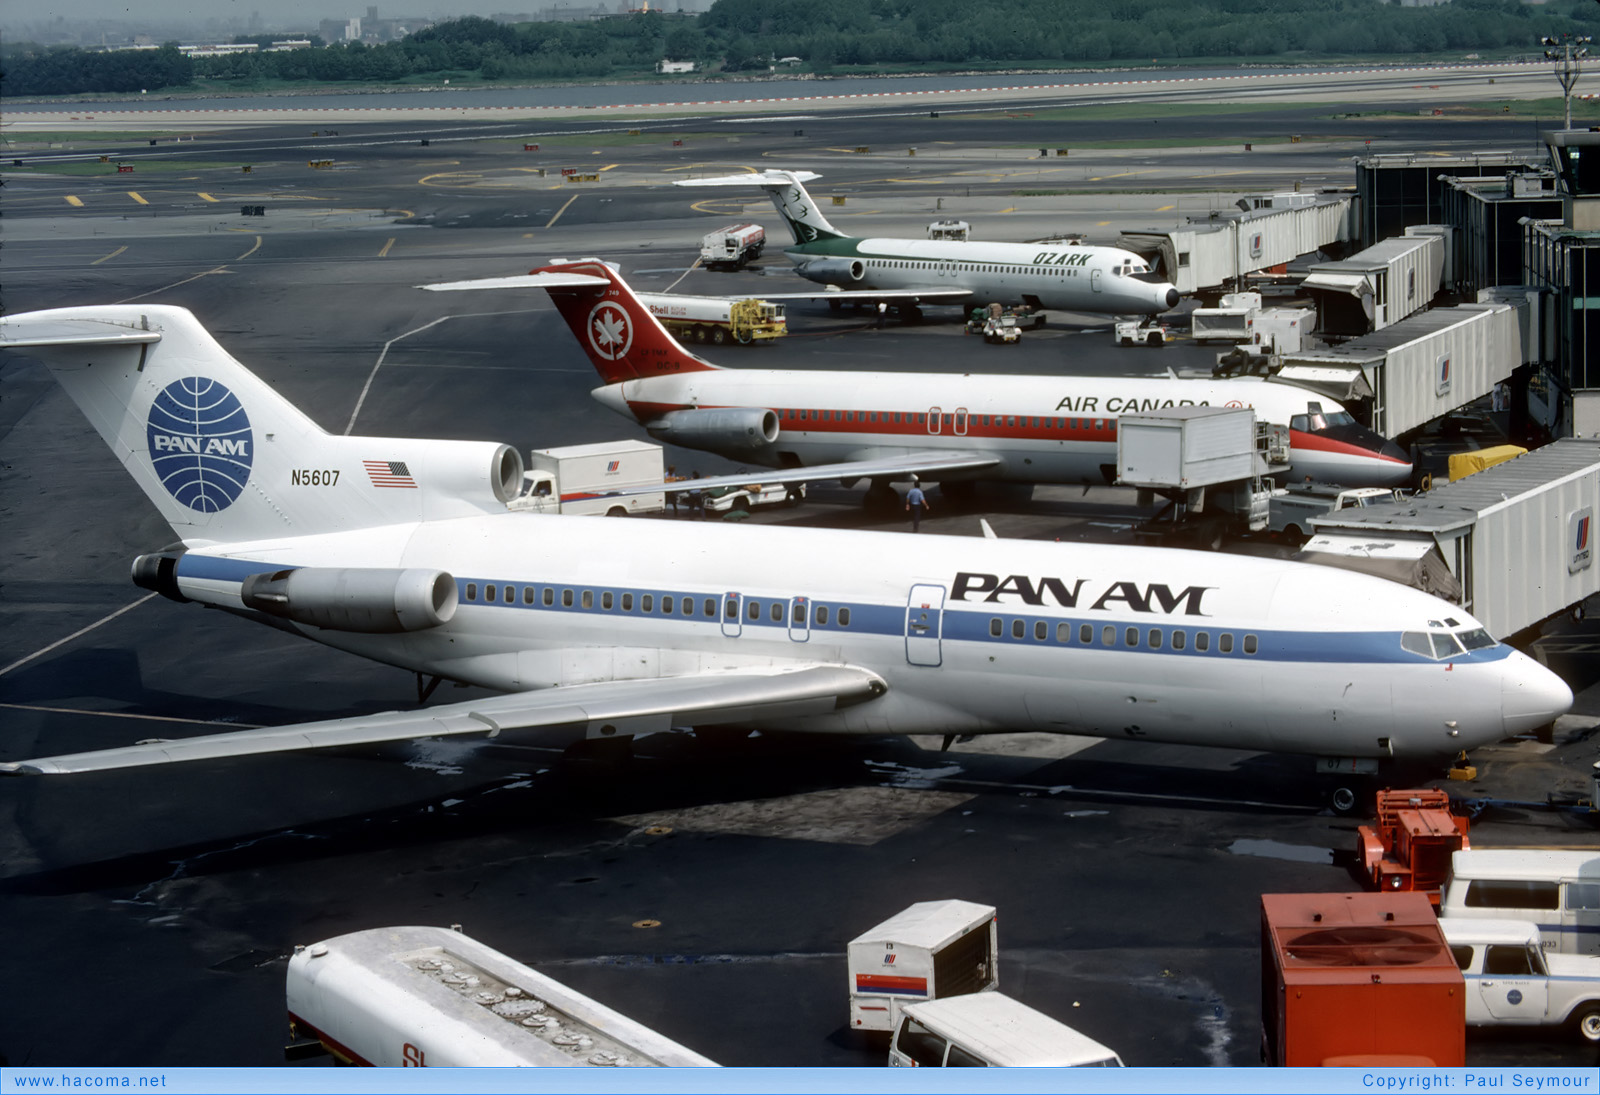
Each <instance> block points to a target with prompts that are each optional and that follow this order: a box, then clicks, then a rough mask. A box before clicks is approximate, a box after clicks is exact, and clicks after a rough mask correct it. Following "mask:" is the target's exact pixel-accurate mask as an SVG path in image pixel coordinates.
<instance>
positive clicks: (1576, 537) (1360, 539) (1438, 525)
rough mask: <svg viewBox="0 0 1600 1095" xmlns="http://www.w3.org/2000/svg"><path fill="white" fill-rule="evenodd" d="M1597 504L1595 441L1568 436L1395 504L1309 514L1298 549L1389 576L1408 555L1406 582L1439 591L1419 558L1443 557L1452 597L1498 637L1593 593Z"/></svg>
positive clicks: (1598, 580) (1599, 579)
mask: <svg viewBox="0 0 1600 1095" xmlns="http://www.w3.org/2000/svg"><path fill="white" fill-rule="evenodd" d="M1596 506H1600V439H1596V438H1567V439H1564V440H1561V441H1557V442H1555V443H1554V444H1551V445H1546V446H1545V447H1544V448H1542V449H1536V450H1534V451H1533V452H1530V453H1526V454H1524V455H1522V456H1519V457H1517V458H1516V459H1515V460H1510V461H1507V462H1506V463H1504V464H1498V465H1496V466H1494V467H1492V468H1489V469H1487V470H1485V471H1481V472H1478V473H1477V474H1475V475H1471V476H1468V477H1467V478H1465V479H1462V480H1459V481H1458V482H1454V483H1450V484H1449V485H1447V486H1443V487H1438V488H1436V489H1434V490H1432V491H1430V492H1428V493H1427V494H1425V495H1419V496H1417V497H1414V498H1411V499H1409V500H1408V501H1406V502H1404V503H1392V504H1385V505H1377V506H1369V507H1367V508H1364V509H1356V510H1341V511H1339V512H1338V513H1333V514H1329V515H1327V516H1324V517H1314V518H1312V519H1311V525H1312V527H1313V529H1314V530H1315V532H1314V534H1313V536H1312V539H1311V540H1310V542H1308V543H1307V544H1306V549H1305V550H1306V553H1307V556H1308V558H1309V561H1313V562H1321V561H1323V560H1321V559H1316V558H1315V556H1316V555H1319V554H1320V555H1322V556H1324V557H1325V558H1326V559H1328V560H1334V559H1336V560H1338V562H1337V563H1335V564H1334V565H1340V566H1345V567H1352V566H1357V562H1358V561H1361V560H1371V563H1372V565H1371V567H1370V569H1373V570H1375V571H1378V572H1380V573H1384V576H1385V577H1391V578H1393V577H1397V575H1396V574H1395V573H1394V572H1393V569H1392V568H1393V566H1394V562H1393V561H1394V560H1395V559H1397V558H1404V557H1411V558H1414V559H1416V560H1417V561H1418V562H1417V566H1416V571H1415V576H1414V577H1412V578H1411V579H1409V580H1410V584H1413V585H1417V586H1418V587H1419V588H1430V585H1431V591H1432V592H1434V593H1435V595H1437V596H1448V595H1449V594H1448V592H1447V591H1445V590H1444V589H1442V588H1441V585H1440V583H1438V582H1437V581H1432V582H1431V583H1430V584H1424V582H1425V581H1428V579H1426V577H1424V576H1425V574H1426V563H1427V562H1428V560H1434V561H1435V562H1437V561H1438V560H1441V559H1442V561H1443V563H1444V564H1445V566H1447V567H1448V568H1449V571H1450V574H1451V575H1452V576H1454V578H1455V580H1456V582H1457V583H1459V586H1460V594H1459V595H1458V596H1456V597H1454V598H1452V599H1454V600H1455V601H1456V602H1457V603H1459V604H1460V605H1461V606H1462V608H1464V609H1466V610H1467V611H1468V612H1470V613H1472V614H1473V615H1474V616H1476V617H1477V618H1478V619H1479V620H1481V621H1482V622H1483V624H1484V626H1485V627H1486V628H1488V629H1489V632H1490V634H1492V635H1494V637H1495V638H1497V639H1504V638H1506V637H1507V636H1509V635H1515V634H1517V633H1518V632H1521V631H1525V630H1526V629H1528V628H1530V627H1532V626H1533V625H1535V624H1538V623H1540V622H1541V621H1543V620H1546V619H1548V618H1549V617H1551V616H1554V615H1556V614H1557V613H1560V612H1564V611H1566V610H1567V609H1569V608H1571V607H1572V606H1573V605H1576V604H1578V603H1580V602H1581V601H1583V599H1584V598H1585V597H1589V596H1591V595H1593V594H1595V593H1597V592H1600V567H1596V566H1595V565H1594V515H1595V509H1596ZM1385 567H1387V568H1389V569H1388V571H1387V572H1386V571H1385ZM1357 569H1369V568H1368V567H1367V566H1358V567H1357Z"/></svg>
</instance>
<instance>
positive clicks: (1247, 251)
mask: <svg viewBox="0 0 1600 1095" xmlns="http://www.w3.org/2000/svg"><path fill="white" fill-rule="evenodd" d="M1239 201H1240V204H1241V205H1243V206H1245V207H1246V208H1244V209H1242V210H1233V209H1227V210H1217V211H1215V212H1213V213H1211V215H1210V216H1209V217H1205V218H1197V217H1191V218H1190V219H1189V220H1190V223H1189V224H1188V225H1187V226H1185V227H1181V228H1170V229H1168V228H1149V229H1133V230H1128V231H1124V232H1123V233H1122V238H1121V239H1119V240H1118V241H1117V246H1118V247H1125V248H1127V249H1128V250H1130V251H1134V252H1137V253H1138V254H1141V255H1147V256H1159V257H1160V262H1159V265H1158V267H1157V268H1158V269H1159V270H1160V271H1161V272H1162V273H1163V274H1165V275H1166V277H1167V278H1168V279H1169V280H1170V281H1171V282H1172V284H1173V285H1175V286H1177V289H1178V292H1180V293H1182V294H1184V295H1185V296H1190V295H1192V294H1195V293H1199V292H1204V291H1208V290H1210V291H1215V290H1219V289H1222V288H1224V287H1225V286H1229V285H1232V286H1234V287H1242V286H1243V285H1244V282H1245V279H1246V278H1247V277H1248V276H1249V275H1251V274H1255V273H1259V272H1260V271H1262V270H1269V269H1272V268H1273V267H1277V266H1282V265H1283V264H1284V263H1287V262H1292V261H1293V260H1295V259H1297V258H1299V257H1300V256H1301V255H1309V254H1313V253H1315V252H1317V251H1320V250H1322V249H1323V248H1325V247H1328V246H1329V245H1331V244H1337V243H1343V242H1346V241H1348V240H1349V239H1350V238H1351V225H1350V220H1351V217H1350V196H1349V195H1347V194H1346V195H1328V194H1264V195H1255V196H1252V197H1247V198H1241V199H1239Z"/></svg>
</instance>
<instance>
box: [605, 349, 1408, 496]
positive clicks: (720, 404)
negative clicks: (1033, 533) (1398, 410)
mask: <svg viewBox="0 0 1600 1095" xmlns="http://www.w3.org/2000/svg"><path fill="white" fill-rule="evenodd" d="M591 394H592V395H593V396H594V397H595V399H597V400H599V401H600V402H601V403H604V404H605V405H606V406H608V407H610V408H611V409H612V410H614V411H616V412H618V413H619V414H622V415H626V416H627V417H628V418H631V419H633V420H635V421H637V422H639V423H641V424H642V425H644V426H645V427H646V428H647V429H652V424H653V423H661V422H663V421H668V420H666V419H665V416H666V415H668V414H670V413H671V412H673V411H682V410H699V409H710V408H749V407H759V408H769V409H771V410H772V411H773V412H774V414H776V416H777V428H778V432H777V436H776V438H775V439H774V440H773V441H772V442H770V443H769V444H766V445H764V446H761V447H758V448H752V447H751V446H750V445H749V444H748V442H747V441H746V439H745V438H743V437H741V436H734V435H730V437H729V438H728V446H727V447H726V448H724V449H722V450H720V451H721V452H722V454H723V455H725V456H729V457H730V458H733V459H739V460H746V461H750V462H752V463H756V464H762V465H766V466H769V467H794V466H809V465H818V464H835V463H843V462H847V461H853V460H870V459H879V458H883V457H889V456H893V455H896V454H906V453H913V452H915V453H928V452H937V451H944V452H950V453H983V454H987V455H993V456H995V457H997V458H998V463H997V464H996V466H995V467H994V468H993V469H985V470H984V471H983V472H982V473H981V478H985V479H1003V480H1008V481H1011V482H1020V483H1084V484H1105V483H1107V482H1109V481H1110V479H1108V477H1107V469H1108V468H1109V469H1110V472H1111V475H1112V476H1113V477H1114V474H1115V470H1116V465H1117V420H1118V418H1119V417H1120V416H1121V415H1124V414H1138V413H1140V412H1145V411H1153V410H1160V409H1162V408H1168V407H1174V406H1193V405H1197V404H1198V405H1209V406H1215V407H1241V406H1242V407H1252V408H1254V409H1255V411H1256V417H1257V419H1258V420H1259V421H1262V422H1272V423H1277V424H1279V425H1284V426H1289V427H1290V431H1289V447H1290V459H1291V464H1292V473H1293V475H1294V477H1295V478H1297V479H1298V478H1301V477H1304V476H1310V477H1311V478H1313V479H1316V480H1319V481H1323V482H1329V483H1343V484H1347V485H1350V486H1394V485H1397V484H1402V483H1404V482H1406V480H1407V479H1408V478H1409V477H1410V474H1411V461H1410V460H1409V458H1408V457H1407V456H1406V454H1405V452H1404V450H1402V449H1401V448H1400V447H1399V446H1397V445H1395V444H1394V443H1392V442H1388V441H1385V440H1384V439H1383V438H1381V437H1379V436H1378V435H1376V434H1374V433H1372V432H1371V431H1369V430H1365V429H1363V428H1362V427H1360V426H1358V425H1356V424H1355V423H1354V422H1353V420H1351V419H1350V417H1349V415H1348V414H1346V413H1345V412H1344V409H1343V408H1342V407H1341V406H1340V405H1339V404H1338V403H1336V402H1334V401H1333V400H1331V399H1327V398H1325V397H1323V396H1320V395H1317V394H1316V393H1313V392H1308V391H1306V390H1305V389H1304V388H1297V387H1294V386H1293V385H1289V384H1276V383H1271V382H1268V381H1264V380H1260V379H1256V378H1251V377H1243V378H1234V379H1224V380H1206V379H1179V378H1176V377H1082V376H1073V377H1052V376H1024V375H1006V374H957V373H882V372H865V371H863V372H854V373H849V372H837V371H833V372H830V371H822V370H783V369H706V370H700V371H692V372H691V371H685V372H678V373H670V374H665V375H659V376H650V377H643V378H640V379H637V380H625V381H622V382H621V383H616V384H608V385H606V386H604V387H600V388H596V389H595V390H594V391H593V392H592V393H591ZM1312 404H1316V405H1317V407H1318V410H1317V411H1316V413H1315V414H1314V415H1313V414H1312V413H1311V412H1310V411H1309V408H1310V406H1311V405H1312ZM652 432H653V433H655V434H656V435H657V436H658V437H660V438H661V439H663V440H669V441H670V440H676V439H675V438H673V437H672V435H671V431H670V425H669V427H668V429H666V430H665V431H662V430H660V428H659V427H657V428H655V429H652ZM701 447H710V446H709V445H706V446H701ZM933 478H938V476H933Z"/></svg>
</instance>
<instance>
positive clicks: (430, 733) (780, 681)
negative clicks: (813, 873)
mask: <svg viewBox="0 0 1600 1095" xmlns="http://www.w3.org/2000/svg"><path fill="white" fill-rule="evenodd" d="M887 689H888V686H887V685H886V684H884V682H883V678H881V677H879V676H878V675H877V674H876V673H872V672H870V671H868V670H865V669H860V668H857V667H855V666H848V665H809V666H793V667H783V668H779V669H770V668H763V669H757V670H748V669H746V670H729V671H726V672H719V673H702V674H698V675H696V676H692V677H667V678H655V679H646V680H629V681H604V682H600V683H597V684H582V685H572V686H568V687H561V688H548V689H541V690H539V691H536V692H516V693H512V694H510V695H506V696H492V697H489V698H487V699H482V700H469V701H467V702H466V703H458V704H447V705H445V706H441V707H432V708H427V709H424V710H421V711H384V712H380V713H378V714H374V715H360V716H357V717H355V718H348V719H333V720H329V721H326V722H310V723H299V724H297V725H293V726H277V727H264V728H262V729H259V730H234V731H230V732H228V733H225V734H205V735H201V736H199V737H194V738H185V739H181V740H176V741H154V742H147V743H144V744H139V745H131V746H128V747H126V748H121V749H98V750H94V751H92V752H86V753H67V754H62V755H60V756H54V757H37V758H34V759H31V760H19V761H11V762H8V763H4V764H0V775H11V776H19V775H29V776H39V775H66V774H70V773H76V772H99V771H106V770H110V769H114V768H136V767H141V766H144V765H150V764H176V763H181V762H184V761H194V760H216V759H220V758H225V757H244V756H255V755H258V754H262V753H287V752H297V751H304V750H311V749H333V748H337V747H340V746H358V745H375V744H380V743H384V742H396V741H410V740H413V739H416V738H436V737H470V736H473V735H478V736H482V737H494V736H496V735H498V734H499V733H500V732H501V731H503V730H525V729H532V728H535V727H550V726H571V725H587V726H599V725H616V726H617V727H618V729H619V730H620V732H622V733H623V734H626V733H628V732H630V728H632V727H637V726H641V725H652V726H660V727H662V728H665V727H667V726H671V725H674V724H684V725H696V724H698V725H712V724H716V723H728V722H742V721H745V720H748V719H752V718H762V719H781V718H796V717H802V716H805V715H818V714H825V713H827V712H829V711H832V710H834V709H836V708H838V707H840V706H847V705H849V704H852V703H860V702H862V701H864V700H869V699H873V698H874V697H876V696H880V695H882V694H883V693H884V692H885V691H887Z"/></svg>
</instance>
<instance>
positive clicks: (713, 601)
mask: <svg viewBox="0 0 1600 1095" xmlns="http://www.w3.org/2000/svg"><path fill="white" fill-rule="evenodd" d="M579 276H581V275H579ZM574 278H575V275H572V274H570V273H566V274H554V275H551V277H550V278H549V279H548V280H549V281H550V282H552V283H554V284H557V285H559V284H562V283H567V284H574V283H575V284H576V285H579V286H584V285H592V283H593V282H594V281H595V280H596V279H594V278H592V277H585V278H584V280H581V281H576V282H574ZM0 348H5V349H9V350H14V351H21V352H23V353H26V354H28V355H30V356H32V357H35V358H38V359H39V360H41V361H42V362H43V363H44V364H45V365H46V366H47V367H48V368H49V370H50V372H51V373H52V374H53V375H54V377H55V378H56V380H57V381H59V382H60V384H61V386H62V387H63V388H64V389H65V390H66V392H67V394H68V395H69V396H70V397H71V398H72V399H73V400H74V401H75V402H76V403H77V405H78V406H79V408H80V409H81V410H82V411H83V412H84V414H85V416H86V417H87V418H88V419H89V422H90V423H91V424H92V425H93V427H94V428H95V429H96V430H97V431H98V432H99V433H100V435H101V437H102V438H103V439H104V441H105V442H106V444H107V445H109V446H110V447H111V448H112V450H113V452H115V453H116V455H117V457H118V459H119V460H120V461H121V462H122V464H123V465H124V467H125V468H126V469H127V471H128V472H129V474H130V475H132V476H133V478H134V479H135V480H136V481H137V483H138V484H139V486H140V487H141V488H142V489H143V491H144V493H145V495H146V496H147V497H148V498H149V499H150V502H151V504H152V505H154V506H155V507H156V508H157V509H158V510H159V511H160V513H161V515H162V516H163V517H164V518H165V519H166V521H167V522H168V523H169V524H170V526H171V527H172V530H173V532H174V533H175V534H176V537H177V539H178V541H179V543H177V544H176V545H174V546H170V547H159V548H155V549H154V550H152V552H151V553H150V554H147V555H143V556H140V557H139V558H137V559H135V560H134V561H133V566H132V577H133V581H134V582H135V584H137V585H139V586H140V587H142V588H146V589H151V590H155V591H159V592H160V593H162V594H164V595H165V596H166V597H167V598H169V599H171V600H172V601H175V602H194V603H198V604H202V605H208V606H214V607H218V608H222V609H224V610H227V611H229V612H232V613H235V614H238V615H241V616H244V617H247V618H253V619H256V620H259V621H261V622H264V623H268V624H271V625H273V626H277V627H281V628H286V629H288V630H290V631H292V632H295V633H298V634H301V635H303V636H305V637H306V638H309V639H312V640H314V641H316V642H319V643H323V644H325V645H327V646H330V647H333V648H335V649H338V650H343V651H348V652H350V653H352V654H356V655H359V656H361V657H364V658H370V659H373V660H375V661H379V662H382V663H385V664H388V665H393V666H397V667H399V668H402V669H405V670H409V671H412V672H415V673H418V674H425V675H431V676H435V677H438V678H443V679H449V680H455V681H464V682H469V683H472V684H477V685H482V686H486V687H488V688H491V689H496V690H498V691H499V692H500V693H502V694H501V695H498V696H496V697H492V698H487V699H474V700H469V701H466V702H458V703H448V704H441V705H438V706H434V707H427V708H422V709H415V710H403V711H391V712H385V713H379V714H373V715H363V716H359V717H355V718H344V719H338V720H334V721H328V722H312V723H304V724H299V725H292V726H280V727H269V728H264V729H256V730H240V731H233V732H227V733H221V734H206V735H201V736H198V737H191V738H185V739H180V740H171V741H155V742H140V743H130V744H129V745H128V746H126V747H124V748H113V749H106V750H97V751H93V752H71V751H65V752H61V753H58V754H57V755H51V756H44V757H33V758H26V759H14V760H11V761H9V762H7V763H4V764H0V772H5V773H10V774H33V775H46V774H48V775H56V774H62V773H72V772H85V771H93V770H100V769H108V768H122V767H129V766H139V765H150V764H160V763H167V762H175V761H187V760H196V759H203V758H217V757H234V756H245V755H252V754H261V753H270V752H279V751H288V750H307V749H319V748H326V747H347V748H348V747H357V746H365V745H370V744H373V743H379V742H393V741H404V740H408V739H416V738H438V737H455V738H458V739H468V740H471V739H485V738H494V737H497V736H501V735H515V734H516V733H517V732H519V731H522V730H526V729H529V728H535V727H557V726H558V727H570V728H575V729H576V730H577V731H579V732H581V733H583V734H584V735H586V736H588V737H592V738H602V739H605V738H625V737H627V736H630V735H636V734H641V733H646V732H652V731H661V730H667V729H669V728H673V727H699V726H716V725H730V726H734V727H746V728H774V729H783V730H790V731H805V732H812V733H819V734H898V733H936V734H947V735H955V734H982V733H996V732H1004V731H1014V730H1044V731H1056V732H1062V733H1076V734H1089V735H1095V736H1100V737H1107V738H1132V739H1136V740H1141V741H1158V742H1177V743H1182V744H1187V745H1215V746H1226V747H1232V748H1239V749H1257V750H1278V751H1286V752H1292V753H1301V754H1310V755H1314V756H1319V757H1328V758H1345V759H1346V760H1347V761H1348V760H1351V759H1356V758H1364V759H1366V760H1367V761H1369V762H1370V761H1374V760H1378V759H1388V758H1445V757H1450V756H1453V755H1455V754H1457V753H1458V752H1460V751H1461V750H1464V749H1470V748H1472V747H1474V746H1478V745H1483V744H1486V743H1489V742H1493V741H1497V740H1499V739H1500V738H1502V737H1504V736H1506V735H1508V734H1514V733H1517V732H1519V731H1522V730H1527V729H1531V728H1534V727H1537V726H1541V725H1543V724H1545V723H1547V722H1549V721H1550V720H1551V719H1553V718H1555V717H1556V716H1557V715H1559V714H1561V713H1562V712H1564V711H1565V710H1567V708H1568V706H1569V705H1570V704H1571V702H1572V694H1571V692H1570V691H1569V690H1568V688H1567V686H1566V685H1565V684H1563V683H1562V682H1561V680H1560V679H1559V678H1557V677H1556V676H1555V675H1553V674H1552V673H1550V672H1549V671H1548V670H1546V669H1544V668H1543V667H1542V666H1540V665H1538V664H1537V663H1536V662H1534V661H1533V660H1531V659H1529V658H1527V657H1525V656H1524V655H1522V654H1520V653H1518V652H1516V651H1514V650H1512V649H1511V648H1510V647H1507V646H1504V645H1502V644H1499V643H1497V642H1495V641H1494V640H1493V639H1492V638H1491V637H1490V636H1489V635H1488V634H1486V633H1485V631H1484V629H1483V628H1482V626H1481V625H1480V624H1479V623H1478V622H1477V621H1476V620H1474V619H1473V618H1472V617H1471V616H1469V615H1468V614H1467V613H1465V612H1463V611H1462V610H1461V609H1459V608H1456V607H1455V606H1454V605H1450V604H1447V603H1445V602H1443V601H1440V600H1437V599H1435V598H1433V597H1431V596H1428V595H1427V594H1424V593H1421V592H1418V591H1416V590H1413V589H1409V588H1406V587H1403V586H1399V585H1395V584H1393V583H1390V582H1386V581H1383V580H1381V579H1378V578H1373V577H1370V576H1367V575H1362V574H1355V573H1349V572H1345V571H1339V570H1331V569H1327V568H1323V567H1315V566H1310V565H1306V564H1302V563H1294V562H1283V561H1276V560H1266V559H1251V558H1243V557H1239V556H1230V555H1216V554H1208V553H1201V552H1189V551H1177V550H1169V549H1160V548H1127V547H1109V546H1108V547H1100V546H1090V545H1068V544H1058V543H1030V542H1024V541H1017V540H990V539H980V538H976V537H973V538H966V537H953V536H916V537H913V536H909V535H904V534H897V533H879V532H855V531H840V530H828V529H798V528H776V527H748V526H746V527H729V526H723V525H704V524H701V523H699V522H669V521H649V522H642V523H635V522H621V523H619V522H617V521H615V520H607V519H604V518H589V517H572V516H547V515H541V514H535V513H526V512H511V511H508V510H507V507H506V502H507V500H508V499H509V498H511V497H512V496H513V494H514V492H515V491H516V489H517V486H518V482H519V480H520V478H521V471H522V468H521V460H520V459H519V457H518V456H517V453H516V452H515V451H514V450H512V449H510V448H509V447H507V446H505V445H497V444H493V443H488V442H484V443H478V442H466V441H429V440H417V439H410V438H381V437H346V436H339V435H331V434H328V433H326V432H324V431H323V430H322V429H320V428H319V427H318V426H317V425H316V424H315V423H313V422H312V421H311V420H310V419H309V418H307V417H306V416H305V415H303V414H302V413H301V412H300V411H298V410H296V409H295V408H294V407H293V406H291V405H290V404H289V403H288V402H287V401H286V400H284V399H283V398H282V397H281V396H279V395H278V394H277V393H276V392H274V391H273V390H272V389H271V388H270V387H268V386H267V385H266V384H265V383H264V382H262V381H261V380H260V379H258V378H257V377H256V376H255V375H254V374H252V373H251V372H250V371H249V370H248V369H246V368H245V367H244V366H243V365H241V364H240V363H239V362H237V361H235V360H234V359H233V358H232V357H230V356H229V355H228V353H227V351H225V350H224V349H223V348H222V346H221V345H219V344H218V343H217V342H216V340H215V339H213V338H212V337H211V335H210V334H209V333H207V331H206V330H205V329H204V327H202V326H201V324H200V323H199V321H198V320H197V319H196V318H195V317H194V316H193V315H192V314H191V313H189V312H188V311H187V310H185V309H183V308H177V307H171V306H160V305H112V306H106V307H84V308H67V309H58V310H52V311H44V312H31V313H26V314H22V315H15V316H9V317H5V318H4V319H0ZM91 503H92V500H91V499H89V498H85V499H84V500H83V504H85V505H88V504H91ZM289 683H290V682H285V686H288V685H289ZM28 744H29V743H26V742H19V741H15V740H9V739H8V740H6V741H5V742H4V743H3V745H0V748H3V749H5V750H6V751H8V752H10V753H11V754H12V755H13V756H17V755H18V754H19V752H21V751H22V750H26V749H27V747H28ZM51 744H53V745H57V746H59V745H61V744H64V743H61V742H53V743H51ZM22 755H23V756H24V757H26V754H25V753H23V754H22Z"/></svg>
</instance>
